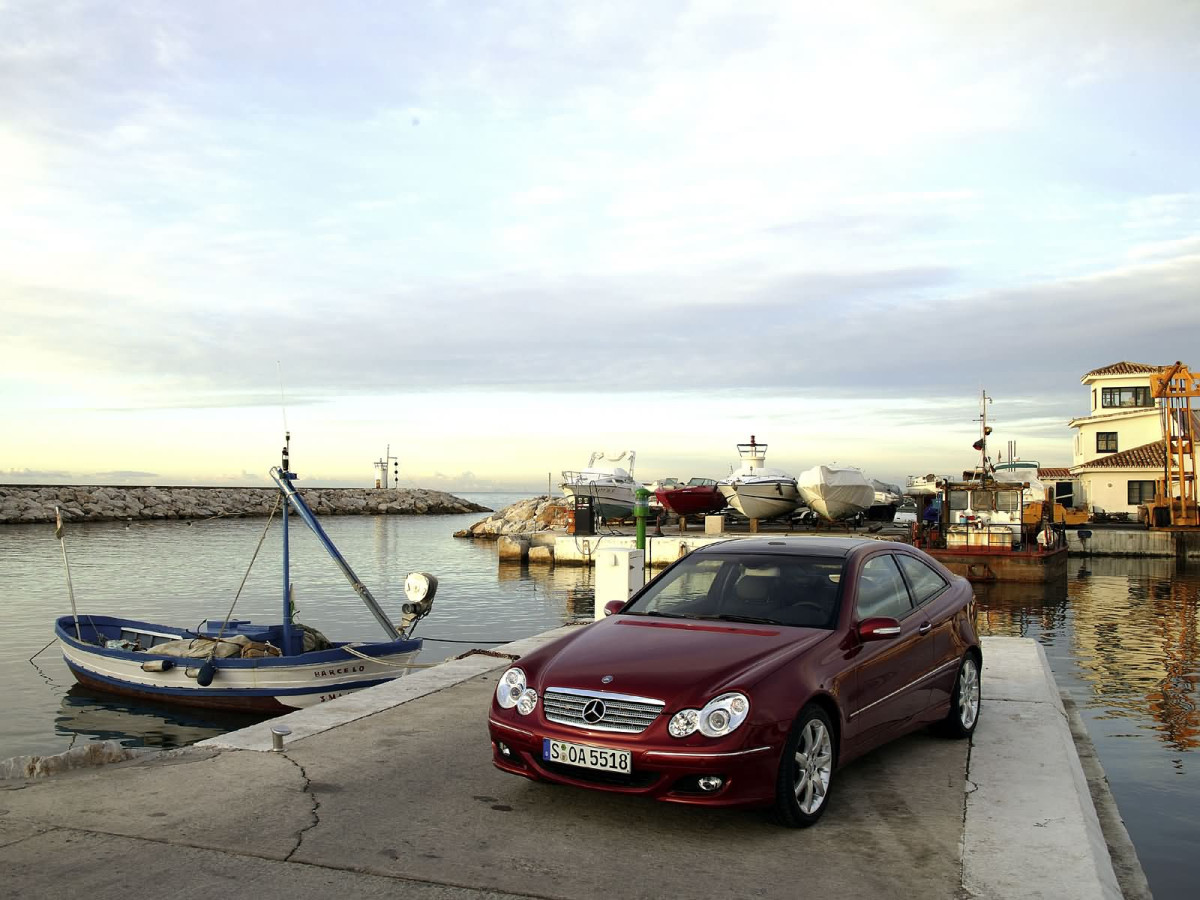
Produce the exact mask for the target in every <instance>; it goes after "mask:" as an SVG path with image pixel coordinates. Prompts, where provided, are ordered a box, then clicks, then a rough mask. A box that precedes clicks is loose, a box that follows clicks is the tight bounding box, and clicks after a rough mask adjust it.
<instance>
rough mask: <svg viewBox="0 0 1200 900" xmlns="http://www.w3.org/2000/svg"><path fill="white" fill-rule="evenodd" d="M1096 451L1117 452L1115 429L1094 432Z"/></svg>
mask: <svg viewBox="0 0 1200 900" xmlns="http://www.w3.org/2000/svg"><path fill="white" fill-rule="evenodd" d="M1096 452H1097V453H1116V452H1117V433H1116V432H1115V431H1097V432H1096Z"/></svg>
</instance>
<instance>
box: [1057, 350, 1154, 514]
mask: <svg viewBox="0 0 1200 900" xmlns="http://www.w3.org/2000/svg"><path fill="white" fill-rule="evenodd" d="M1165 368H1166V367H1165V366H1153V365H1148V364H1146V363H1133V362H1119V363H1113V364H1112V365H1110V366H1104V367H1102V368H1099V369H1093V370H1092V371H1090V372H1088V373H1087V374H1086V375H1084V376H1083V378H1081V379H1080V381H1081V382H1082V383H1083V384H1084V385H1086V386H1087V387H1088V388H1089V389H1090V395H1089V396H1090V401H1091V412H1090V413H1089V414H1088V415H1086V416H1080V417H1079V418H1076V419H1072V420H1071V422H1070V425H1071V427H1072V428H1075V429H1077V431H1076V433H1075V447H1074V454H1073V462H1072V465H1071V475H1072V476H1074V477H1075V478H1076V479H1078V481H1079V483H1080V485H1081V487H1082V490H1083V503H1082V504H1081V505H1086V506H1087V507H1088V508H1089V509H1090V510H1092V511H1093V512H1094V511H1097V510H1103V511H1104V512H1108V513H1129V514H1130V517H1131V518H1136V516H1137V508H1138V504H1140V503H1145V502H1146V501H1148V500H1153V499H1154V485H1155V481H1156V480H1157V479H1160V478H1162V477H1163V468H1164V465H1165V462H1166V455H1165V452H1164V450H1163V440H1162V422H1161V419H1160V418H1159V412H1158V407H1157V406H1156V404H1155V401H1154V397H1153V396H1151V394H1150V375H1151V373H1154V372H1161V371H1163V370H1164V369H1165ZM1076 502H1077V503H1078V502H1079V498H1076Z"/></svg>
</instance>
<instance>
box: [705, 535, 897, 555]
mask: <svg viewBox="0 0 1200 900" xmlns="http://www.w3.org/2000/svg"><path fill="white" fill-rule="evenodd" d="M866 546H871V547H894V546H907V545H904V544H899V545H897V544H896V543H895V542H894V541H877V540H875V539H874V538H860V537H841V536H833V535H829V536H826V535H773V536H767V535H763V536H761V537H751V538H730V539H728V540H724V541H717V542H715V543H712V544H706V545H704V546H702V547H697V548H696V549H695V550H693V551H692V553H730V552H737V553H784V554H806V555H812V556H841V557H846V556H849V555H850V554H852V553H854V552H855V551H856V550H860V549H862V548H864V547H866Z"/></svg>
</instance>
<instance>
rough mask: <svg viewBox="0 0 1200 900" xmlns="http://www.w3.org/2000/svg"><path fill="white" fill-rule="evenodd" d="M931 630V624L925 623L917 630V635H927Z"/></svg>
mask: <svg viewBox="0 0 1200 900" xmlns="http://www.w3.org/2000/svg"><path fill="white" fill-rule="evenodd" d="M931 628H933V623H932V622H925V623H923V624H922V625H921V627H920V628H918V629H917V634H929V629H931Z"/></svg>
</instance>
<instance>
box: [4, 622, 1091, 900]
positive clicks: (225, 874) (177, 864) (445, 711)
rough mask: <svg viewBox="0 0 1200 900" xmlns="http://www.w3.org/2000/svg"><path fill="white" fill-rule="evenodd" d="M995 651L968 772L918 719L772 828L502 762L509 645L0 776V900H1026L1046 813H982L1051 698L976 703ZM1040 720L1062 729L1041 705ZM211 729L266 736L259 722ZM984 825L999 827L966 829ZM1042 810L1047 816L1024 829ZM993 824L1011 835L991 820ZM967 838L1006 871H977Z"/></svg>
mask: <svg viewBox="0 0 1200 900" xmlns="http://www.w3.org/2000/svg"><path fill="white" fill-rule="evenodd" d="M1031 644H1032V642H1023V644H1022V646H1025V647H1026V648H1028V646H1029V645H1031ZM1013 649H1015V650H1017V651H1018V655H1020V652H1026V653H1027V652H1028V650H1027V649H1026V650H1025V651H1021V650H1020V647H1014V648H1009V649H1005V650H1002V651H1001V652H1000V653H996V652H993V650H992V649H985V654H984V655H985V678H984V690H985V694H984V697H985V700H984V706H983V711H982V715H981V719H980V729H979V731H978V732H977V735H976V739H975V742H974V746H973V747H970V766H971V773H970V780H968V773H967V766H968V748H969V745H968V743H967V742H962V741H951V740H945V739H942V738H937V737H933V736H930V735H929V734H927V733H924V732H922V733H918V734H915V735H912V736H910V737H908V738H905V739H903V740H900V741H898V742H896V743H895V744H893V745H891V746H889V747H886V748H883V749H881V750H878V751H876V752H874V753H872V754H869V755H868V756H866V757H864V758H863V759H861V760H859V761H857V762H855V763H853V764H852V765H850V766H848V767H847V768H846V769H844V770H841V771H839V772H838V774H837V778H836V781H835V787H834V791H833V793H832V794H831V799H830V808H829V810H828V812H827V814H826V816H825V818H824V819H823V820H822V822H821V823H820V824H819V825H818V826H817V827H816V828H812V829H807V830H803V831H793V830H790V829H783V828H779V827H777V826H775V825H773V824H771V823H770V822H769V820H768V819H767V818H766V816H765V815H764V814H763V813H762V812H761V811H756V810H710V809H696V808H690V807H681V806H673V805H668V804H661V803H654V802H650V801H645V800H640V799H637V798H630V797H623V796H612V795H606V794H597V793H592V792H589V791H582V790H574V789H570V788H565V787H553V786H549V785H544V784H536V783H533V782H529V781H526V780H525V779H522V778H518V777H515V776H511V775H507V774H504V773H501V772H499V771H497V770H496V769H494V768H493V767H492V766H491V762H490V748H489V744H488V736H487V727H486V717H487V708H488V703H489V701H490V697H491V694H492V691H493V690H494V687H495V683H496V679H497V677H498V676H499V674H500V672H501V671H503V668H504V667H505V665H506V661H505V660H490V661H485V662H482V663H480V662H478V661H476V662H472V663H471V665H472V666H479V667H480V668H475V669H466V670H464V669H461V668H460V669H459V670H457V671H458V674H457V675H456V676H454V677H448V676H447V674H446V673H444V672H443V673H438V674H436V675H435V674H434V673H433V672H432V670H430V672H429V673H420V674H419V675H418V676H413V677H411V678H405V679H401V681H405V682H408V684H407V685H406V686H404V688H403V690H404V691H405V692H406V694H405V698H404V699H402V700H399V701H397V700H396V694H395V690H396V689H393V691H392V692H390V693H389V692H382V693H381V694H378V695H374V697H372V696H368V695H371V694H372V692H370V691H367V692H362V693H361V694H360V695H355V698H357V699H356V703H355V704H346V705H345V706H341V707H339V705H338V704H337V703H335V704H329V708H327V709H323V710H321V711H320V712H319V715H318V716H317V718H316V719H315V720H313V721H312V722H310V723H309V725H308V726H306V727H301V728H300V729H299V732H298V730H297V723H299V724H303V721H304V714H303V713H298V714H294V716H289V717H287V718H288V719H292V720H294V722H293V724H292V728H293V738H292V740H290V741H289V743H288V744H287V746H286V749H285V750H284V751H282V752H259V751H258V750H250V749H228V750H224V751H222V752H214V750H213V748H212V747H211V746H210V747H207V748H195V749H192V750H188V751H175V752H173V753H172V754H163V755H162V757H160V758H157V759H156V760H155V761H152V762H145V761H142V762H139V763H121V764H118V765H113V766H107V767H104V768H100V769H94V770H80V771H75V772H69V773H67V774H64V775H62V776H59V777H56V778H49V779H42V780H36V781H24V782H8V783H4V784H0V869H3V871H4V872H5V876H6V877H5V878H4V879H3V880H0V897H18V896H19V897H22V898H28V897H40V896H45V897H60V896H62V894H63V893H64V892H65V891H64V887H65V886H71V889H72V890H75V889H78V890H79V891H80V892H85V891H86V893H87V894H88V896H89V900H106V898H114V900H116V898H119V900H127V898H128V895H129V893H130V891H131V890H138V891H143V890H145V889H146V887H147V886H153V885H169V886H170V892H171V894H172V896H173V897H185V898H190V897H192V896H196V897H199V896H200V895H201V894H203V895H204V896H205V897H208V896H211V895H212V894H213V893H214V892H216V893H218V894H221V893H224V894H229V895H233V896H244V895H248V894H251V893H253V895H254V896H256V897H262V898H266V900H270V898H285V897H286V898H288V900H297V898H307V897H314V898H316V897H322V898H324V897H328V896H331V895H333V894H334V893H335V892H337V893H349V892H351V891H352V892H354V893H355V894H358V895H363V896H367V897H374V896H383V895H384V894H390V895H393V896H394V895H395V894H397V893H399V894H401V895H403V896H406V897H414V898H419V900H425V898H451V900H460V898H462V900H465V898H468V897H472V898H477V897H487V898H509V897H514V898H515V897H545V898H563V900H591V898H601V897H603V898H606V900H608V898H611V897H614V896H618V897H622V898H646V900H650V898H654V900H658V898H660V897H664V896H678V897H699V896H704V897H739V898H740V897H763V898H788V900H791V898H794V897H796V896H799V895H804V896H822V897H826V898H829V900H837V898H843V897H845V898H849V897H855V898H858V897H862V896H879V897H892V896H920V897H962V898H967V897H972V896H980V897H1022V898H1024V897H1035V896H1039V894H1038V893H1037V892H1036V891H1034V890H1031V884H1032V882H1030V881H1029V878H1031V877H1032V876H1031V875H1030V871H1031V870H1030V861H1029V859H1028V858H1027V857H1026V856H1025V855H1024V854H1025V853H1026V852H1027V849H1028V848H1027V847H1026V846H1025V844H1024V843H1023V842H1026V841H1029V842H1036V846H1037V852H1038V853H1039V854H1043V855H1044V854H1045V853H1046V852H1047V847H1048V846H1049V847H1052V846H1053V845H1052V844H1049V845H1048V844H1046V843H1045V836H1046V835H1047V834H1051V835H1054V834H1057V833H1062V834H1065V833H1066V832H1065V830H1064V829H1063V828H1061V827H1058V826H1055V825H1054V824H1053V823H1052V822H1050V820H1051V819H1053V818H1055V817H1056V816H1060V815H1063V809H1062V808H1052V807H1051V808H1045V809H1043V808H1038V807H1031V808H1029V809H1024V808H1021V809H1020V810H1019V811H1020V812H1021V814H1022V816H1024V818H1023V819H1021V820H1020V821H1019V822H1015V823H1010V822H1008V820H1006V819H1005V818H1004V817H1003V816H995V815H992V814H993V813H994V812H995V810H994V809H993V807H994V806H996V804H998V803H1000V804H1001V805H1003V802H1004V800H1005V796H1006V795H1007V794H1008V793H1009V789H1008V785H1006V784H1005V783H1004V782H1003V781H997V780H996V779H997V778H1000V779H1003V778H1007V777H1009V775H1008V773H1006V772H1005V771H1004V770H1003V769H1002V768H1001V769H996V768H995V763H994V762H993V761H992V759H991V758H992V757H993V756H996V755H1000V756H1002V757H1009V756H1012V755H1013V754H1017V756H1016V757H1015V758H1014V759H1013V763H1014V764H1016V765H1018V766H1022V767H1027V766H1032V765H1034V764H1035V763H1034V762H1032V761H1031V756H1030V754H1029V752H1028V747H1026V746H1024V745H1021V744H1019V743H1018V744H1013V743H1012V742H1011V740H1009V738H1008V737H1006V736H1005V734H1004V732H1006V731H1008V730H1009V728H1008V723H1009V720H1011V719H1012V717H1013V716H1017V717H1018V718H1019V717H1022V716H1025V717H1029V716H1030V710H1031V709H1032V710H1033V711H1035V712H1036V711H1037V707H1041V708H1043V709H1048V707H1046V701H1045V699H1044V695H1037V696H1035V695H1034V692H1030V695H1029V697H1028V698H1026V699H1024V700H1022V698H1020V697H1018V696H1017V694H1018V693H1019V692H1018V691H1015V690H1014V691H1007V690H1005V691H1000V692H999V702H996V703H994V704H993V703H991V702H990V701H989V694H990V693H992V691H991V690H990V681H991V682H995V683H996V684H997V685H1000V684H1003V678H1000V677H999V676H998V675H996V674H995V673H993V674H992V675H991V676H990V681H989V675H988V672H989V670H988V668H987V663H988V662H989V661H991V662H992V663H993V664H996V665H1002V663H1003V658H1004V657H1006V656H1008V655H1011V652H1010V651H1011V650H1013ZM997 658H998V659H999V661H998V660H997ZM1033 658H1034V659H1035V660H1036V657H1033ZM1029 659H1030V657H1028V656H1026V658H1025V662H1024V663H1021V664H1020V665H1019V666H1018V669H1021V668H1022V666H1023V667H1024V668H1025V669H1028V668H1029V667H1028V665H1027V664H1028V660H1029ZM492 663H495V664H496V665H495V666H492V667H491V668H488V667H489V666H491V664H492ZM427 674H428V677H427ZM455 678H457V679H458V680H457V681H455ZM422 679H425V682H424V683H425V684H426V685H427V690H426V692H424V693H422V692H421V691H420V690H419V687H420V685H421V683H422ZM1050 684H1052V681H1051V682H1050ZM1039 698H1040V699H1039ZM347 699H353V698H347ZM1017 701H1021V702H1017ZM372 704H374V705H372ZM1032 718H1035V719H1036V718H1038V717H1037V716H1033V717H1032ZM277 721H278V720H277ZM1039 721H1043V722H1046V721H1048V722H1052V723H1055V724H1057V725H1061V723H1062V719H1061V717H1060V716H1058V715H1057V714H1056V715H1054V716H1052V717H1046V716H1044V715H1041V717H1040V719H1039ZM989 723H990V724H989ZM1019 730H1020V731H1022V732H1024V729H1019ZM995 732H1000V733H999V734H996V733H995ZM298 733H299V736H297V734H298ZM1028 733H1029V734H1031V735H1041V734H1042V733H1041V732H1039V731H1037V730H1036V729H1035V730H1031V731H1029V732H1028ZM1039 739H1041V740H1044V741H1049V742H1050V743H1047V744H1045V745H1044V746H1043V747H1042V749H1043V750H1045V749H1046V748H1050V749H1051V750H1053V751H1054V752H1053V753H1051V754H1050V755H1048V756H1047V757H1046V758H1045V759H1043V760H1041V761H1040V762H1036V765H1038V766H1042V767H1044V768H1045V770H1046V774H1047V776H1048V777H1053V778H1057V779H1059V780H1062V779H1063V773H1064V771H1065V770H1064V768H1063V765H1062V759H1061V758H1060V757H1059V756H1056V755H1055V754H1056V753H1058V752H1059V751H1060V750H1062V749H1063V748H1062V746H1061V745H1056V744H1053V741H1054V740H1057V739H1058V737H1057V736H1056V733H1053V734H1052V733H1048V734H1046V735H1042V737H1041V738H1039ZM1052 739H1053V740H1052ZM229 743H230V744H231V745H233V746H247V745H249V746H257V747H261V749H262V750H264V751H265V750H266V749H267V748H268V747H269V746H270V739H269V732H268V731H265V730H264V731H263V732H262V733H261V734H260V733H255V734H249V735H231V736H229ZM1034 755H1036V754H1034ZM1056 760H1057V761H1056ZM1077 764H1078V763H1076V765H1077ZM997 793H999V795H1000V797H999V799H997V797H996V794H997ZM981 809H982V810H985V811H987V812H988V813H989V815H988V816H985V820H986V821H985V820H980V819H979V817H978V812H979V811H980V810H981ZM981 821H983V822H984V824H985V825H987V826H988V827H994V826H1000V827H1001V829H1002V830H1000V831H993V832H992V833H991V836H990V838H987V839H984V838H985V836H986V835H987V834H988V832H987V831H986V828H985V829H984V830H983V831H980V830H978V829H977V828H975V827H974V826H976V825H978V824H979V823H980V822H981ZM1040 821H1045V822H1046V823H1047V827H1045V828H1034V827H1032V824H1031V823H1032V822H1040ZM1010 825H1011V826H1012V827H1013V828H1015V829H1016V831H1015V832H1013V833H1009V832H1006V831H1004V830H1003V829H1004V828H1007V827H1009V826H1010ZM1059 836H1060V837H1061V834H1059ZM980 854H982V855H983V856H986V857H988V859H989V860H990V862H992V863H993V864H994V865H995V866H996V869H995V871H994V872H993V873H992V874H995V873H996V872H999V873H1000V874H1001V875H1003V876H1004V877H1003V878H1001V877H995V878H992V879H991V880H988V879H984V878H981V877H979V876H980V871H979V868H978V867H977V866H975V865H974V861H975V857H976V856H977V855H980ZM1053 863H1054V865H1055V866H1058V865H1059V863H1060V861H1059V860H1053ZM1005 879H1007V880H1005ZM1052 883H1053V882H1048V884H1052ZM66 892H70V891H66ZM1042 896H1056V897H1069V896H1082V895H1081V894H1070V893H1049V892H1047V893H1044V894H1042ZM1090 896H1097V897H1099V896H1104V894H1094V895H1090Z"/></svg>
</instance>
